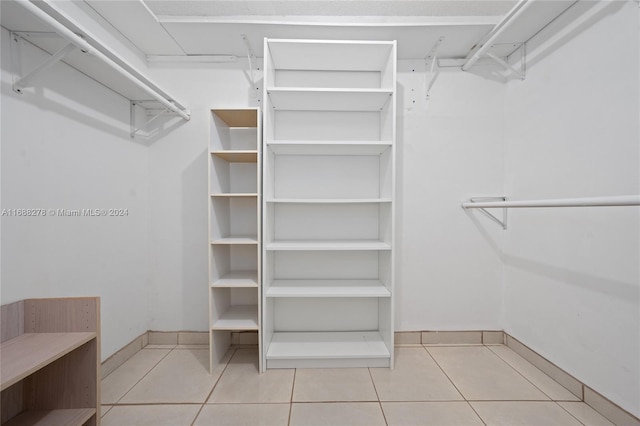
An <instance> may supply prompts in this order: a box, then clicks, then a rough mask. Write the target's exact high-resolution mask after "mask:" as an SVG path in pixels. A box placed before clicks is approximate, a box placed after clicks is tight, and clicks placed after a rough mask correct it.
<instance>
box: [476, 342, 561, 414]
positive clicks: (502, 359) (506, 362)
mask: <svg viewBox="0 0 640 426" xmlns="http://www.w3.org/2000/svg"><path fill="white" fill-rule="evenodd" d="M487 349H489V352H490V353H492V354H493V355H495V356H496V357H497V358H498V359H499V360H500V361H502V362H504V363H505V364H507V365H508V366H509V367H510V368H511V369H512V370H514V371H515V372H516V373H518V374H519V375H520V376H521V377H522V378H523V379H525V380H526V381H527V382H529V383H530V384H531V386H533V387H534V388H536V389H538V390H539V391H540V392H541V393H542V394H543V395H544V396H546V397H547V398H549V401H553V402H555V399H553V398H551V397H550V396H549V395H547V393H546V392H545V391H543V390H542V389H540V388H539V387H538V386H536V384H535V383H533V382H532V381H531V380H529V378H528V377H527V376H525V375H524V374H522V372H520V370H518V369H517V368H516V367H514V366H513V365H511V364H510V363H509V362H508V361H507V360H506V359H504V358H502V357H501V356H500V355H499V354H497V353H495V352H494V351H492V350H491V348H487ZM512 350H513V349H512ZM514 353H515V352H514ZM516 355H518V354H517V353H516ZM518 356H520V355H518ZM521 358H522V357H521ZM522 359H524V358H522ZM525 361H527V360H526V359H525ZM527 362H529V361H527ZM529 364H531V363H530V362H529ZM531 365H532V366H533V367H535V368H536V369H537V370H538V371H540V372H541V373H543V374H544V375H545V376H547V377H549V376H548V375H547V374H546V373H545V372H544V371H542V370H540V369H539V368H538V367H536V366H535V365H533V364H531ZM549 378H550V379H551V377H549ZM551 380H553V379H551ZM554 382H555V380H554ZM556 383H558V382H556ZM558 384H559V383H558ZM560 386H562V385H560ZM562 387H563V388H565V387H564V386H562ZM565 389H566V388H565ZM567 391H568V392H569V393H571V392H570V391H569V390H568V389H567Z"/></svg>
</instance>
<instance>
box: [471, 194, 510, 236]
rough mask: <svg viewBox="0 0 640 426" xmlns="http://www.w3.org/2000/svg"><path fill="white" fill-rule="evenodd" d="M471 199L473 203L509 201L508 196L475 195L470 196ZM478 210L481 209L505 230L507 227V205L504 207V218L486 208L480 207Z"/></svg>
mask: <svg viewBox="0 0 640 426" xmlns="http://www.w3.org/2000/svg"><path fill="white" fill-rule="evenodd" d="M469 201H470V202H472V203H478V202H482V201H507V197H474V198H470V199H469ZM478 210H480V212H481V213H482V214H484V215H485V216H487V217H488V218H489V219H491V220H492V221H494V222H495V223H497V224H498V225H500V226H501V227H502V229H503V230H506V229H507V210H508V209H507V208H506V207H505V208H503V209H502V219H500V218H498V217H497V216H494V215H493V214H492V213H490V212H489V210H487V209H485V208H478Z"/></svg>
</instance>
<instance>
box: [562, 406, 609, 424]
mask: <svg viewBox="0 0 640 426" xmlns="http://www.w3.org/2000/svg"><path fill="white" fill-rule="evenodd" d="M553 402H554V403H555V404H556V405H557V406H558V407H560V409H561V410H564V411H565V412H567V414H569V415H570V416H571V417H573V418H574V419H576V420H577V422H578V423H580V424H581V425H583V426H586V425H585V423H584V422H582V421H580V419H579V418H577V417H576V416H574V415H573V413H571V411H569V410H567V409H566V408H564V407H563V406H562V405H560V404H559V403H558V401H553ZM574 402H581V401H574ZM583 404H584V402H583ZM594 411H595V410H594ZM596 413H597V411H596ZM605 418H606V417H605ZM607 420H609V419H607Z"/></svg>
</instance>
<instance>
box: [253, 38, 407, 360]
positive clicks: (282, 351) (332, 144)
mask: <svg viewBox="0 0 640 426" xmlns="http://www.w3.org/2000/svg"><path fill="white" fill-rule="evenodd" d="M264 43H265V45H264V52H265V53H264V62H265V63H264V72H265V79H264V82H265V83H264V90H265V93H264V98H263V99H264V137H263V144H264V147H263V167H264V170H263V183H264V188H263V205H262V208H263V239H264V241H263V252H262V259H263V277H262V278H263V283H264V284H263V291H262V306H263V317H262V327H263V328H262V333H263V334H262V339H263V341H262V346H263V348H264V350H263V353H264V360H263V363H262V364H263V366H265V368H292V367H318V368H321V367H392V366H393V332H394V327H393V276H394V272H393V268H394V266H393V265H394V251H393V248H394V243H393V240H394V238H393V235H394V197H395V191H394V186H395V176H394V175H395V173H394V172H395V165H394V163H395V161H394V159H395V85H396V42H395V41H325V40H282V39H265V42H264Z"/></svg>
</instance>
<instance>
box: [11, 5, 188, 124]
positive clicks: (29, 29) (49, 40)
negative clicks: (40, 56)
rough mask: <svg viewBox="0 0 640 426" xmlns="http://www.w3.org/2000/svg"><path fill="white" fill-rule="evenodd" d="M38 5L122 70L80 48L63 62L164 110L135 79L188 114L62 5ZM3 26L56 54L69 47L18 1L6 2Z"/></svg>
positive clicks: (150, 105)
mask: <svg viewBox="0 0 640 426" xmlns="http://www.w3.org/2000/svg"><path fill="white" fill-rule="evenodd" d="M115 3H125V2H115ZM38 5H39V7H40V8H41V9H42V10H43V11H44V12H45V13H46V14H48V15H49V16H51V17H53V18H54V20H55V21H58V22H59V23H61V24H62V26H64V27H66V28H67V29H68V30H69V31H70V32H72V33H75V34H78V35H80V38H81V39H82V40H84V41H85V42H86V43H87V44H88V45H90V46H91V48H92V49H93V50H94V51H95V52H98V54H101V55H103V56H102V57H103V58H106V60H108V61H109V62H110V63H112V64H114V65H115V66H117V67H118V68H119V70H116V69H115V68H112V66H110V65H107V64H106V63H105V60H103V59H101V58H99V57H98V56H95V55H93V54H87V53H83V52H82V51H81V50H80V49H77V48H76V49H75V50H73V51H71V52H70V53H68V54H66V55H65V56H64V58H63V59H62V61H63V62H65V63H66V64H68V65H70V66H72V67H73V68H75V69H77V70H78V71H80V72H82V73H83V74H85V75H87V76H89V77H90V78H92V79H94V80H96V81H97V82H99V83H101V84H103V85H104V86H106V87H108V88H110V89H111V90H113V91H114V92H116V93H118V94H120V95H121V96H123V97H125V98H127V99H129V100H138V101H139V100H145V101H147V102H145V107H146V108H156V107H157V108H160V107H162V104H161V103H160V102H155V100H154V102H149V101H148V100H149V99H153V98H154V97H153V96H150V92H149V91H148V90H144V89H142V88H141V87H140V85H138V84H136V83H134V82H133V81H132V79H134V80H137V81H139V82H141V83H142V84H143V85H144V86H146V87H147V88H148V89H150V90H152V91H154V92H155V93H157V94H158V95H160V96H161V97H163V98H165V99H166V101H168V102H170V103H173V104H174V105H175V106H176V107H177V108H178V109H181V110H184V111H186V107H185V106H184V105H182V104H181V103H180V102H178V101H176V100H175V99H174V98H173V97H172V96H170V95H169V94H168V93H166V92H165V91H164V90H162V89H161V88H160V87H159V86H158V85H157V84H155V83H154V82H153V81H151V80H150V79H149V77H147V76H146V75H145V74H144V73H143V72H141V71H140V70H139V69H138V68H136V67H135V66H134V65H133V64H132V63H131V62H129V61H127V60H126V59H125V58H124V57H123V55H122V54H121V53H120V52H116V51H114V50H111V49H110V48H109V47H108V46H107V44H106V43H104V42H103V41H102V40H101V39H100V38H98V37H97V36H96V35H94V34H92V33H91V32H90V31H89V30H88V29H87V27H85V26H84V25H83V24H82V23H81V22H77V21H76V20H74V19H73V18H72V17H70V16H67V14H66V13H65V12H64V10H63V8H61V7H60V6H59V5H58V4H56V3H54V2H51V1H48V2H44V3H43V2H39V3H38ZM1 23H2V26H3V27H5V28H6V29H8V30H9V31H13V32H17V33H19V34H20V36H21V37H22V38H23V39H25V40H27V41H28V42H30V43H32V44H34V45H35V46H37V47H39V48H41V49H42V50H44V51H46V52H48V53H49V54H52V55H53V54H55V53H56V52H58V51H59V50H61V49H62V48H64V47H65V46H66V45H68V44H69V42H68V41H67V40H66V39H64V38H62V37H60V36H59V35H58V34H57V33H56V29H54V28H52V27H51V26H50V25H49V24H48V23H45V22H44V21H42V20H41V19H40V18H39V17H37V16H35V15H33V14H32V13H31V12H30V11H28V10H27V9H26V8H25V7H23V6H21V5H19V4H17V2H15V1H8V0H7V1H4V0H3V1H2V15H1ZM90 24H93V23H90ZM25 71H26V70H25ZM156 104H157V105H156Z"/></svg>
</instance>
